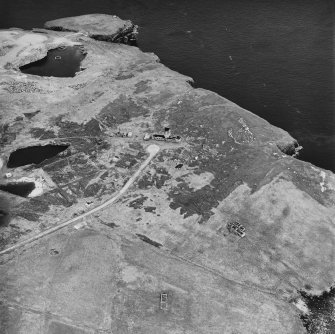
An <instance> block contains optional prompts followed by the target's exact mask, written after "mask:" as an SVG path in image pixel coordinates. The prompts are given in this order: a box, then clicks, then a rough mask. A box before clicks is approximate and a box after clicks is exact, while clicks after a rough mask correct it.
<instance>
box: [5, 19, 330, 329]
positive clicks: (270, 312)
mask: <svg viewBox="0 0 335 334" xmlns="http://www.w3.org/2000/svg"><path fill="white" fill-rule="evenodd" d="M92 17H95V18H97V16H96V15H94V16H87V20H86V19H85V18H86V16H85V17H80V18H72V19H64V20H59V21H58V20H56V22H58V23H57V24H54V23H53V24H50V23H48V27H51V26H61V27H62V29H66V30H75V31H81V30H82V31H86V32H88V35H89V34H93V35H100V34H103V35H104V36H107V35H111V31H110V30H109V31H108V32H105V33H103V31H104V30H105V29H106V25H107V23H106V22H108V18H107V17H106V19H105V21H103V20H101V25H99V24H100V21H99V24H98V23H97V21H93V22H94V24H93V25H92V20H91V19H92ZM110 19H111V20H113V19H114V18H113V17H110ZM59 22H63V23H62V24H60V23H59ZM64 22H68V23H66V24H65V23H64ZM70 23H71V24H70ZM88 35H87V36H86V35H85V34H77V33H73V34H72V33H71V34H69V32H66V31H54V30H44V31H43V33H42V32H38V31H35V32H28V31H23V30H15V31H13V30H9V31H1V32H0V39H1V41H2V43H3V44H5V45H6V48H3V52H2V54H1V56H0V74H1V75H0V101H1V111H0V113H1V114H0V116H1V123H2V126H1V127H0V131H1V135H2V137H1V138H2V139H1V145H2V150H1V160H0V162H1V164H0V165H1V169H0V184H6V183H9V182H14V181H15V180H19V179H21V178H23V177H26V178H29V180H37V181H38V182H39V184H40V185H41V188H40V189H39V190H40V191H41V193H40V195H39V196H36V197H33V198H22V197H20V196H15V195H13V194H9V193H7V192H2V191H0V204H1V205H3V207H0V213H1V216H2V217H6V219H3V220H4V221H5V223H4V224H2V226H0V238H1V239H0V247H1V249H2V251H4V250H6V249H7V248H8V247H11V246H13V245H16V244H17V243H18V242H22V241H24V240H27V239H28V238H31V237H35V236H36V235H38V234H39V233H43V232H44V231H47V230H48V229H50V228H54V227H57V226H59V225H60V224H62V223H63V222H66V221H68V220H69V219H72V218H73V217H77V216H78V215H81V214H83V213H85V212H87V211H88V210H90V209H91V208H92V207H93V208H94V207H96V206H98V205H100V204H102V203H104V202H106V201H108V200H109V199H110V198H111V197H112V196H114V194H116V193H118V191H119V190H120V189H121V188H122V187H123V185H124V184H126V183H127V181H128V180H129V178H130V177H131V176H132V175H134V174H135V173H136V171H137V170H138V168H139V166H140V165H141V164H142V163H143V161H145V160H146V157H147V151H146V148H147V146H148V145H149V144H152V143H155V144H157V145H160V152H159V153H158V154H157V156H155V157H154V159H153V160H152V162H151V164H150V166H148V167H147V168H146V169H145V170H144V171H143V173H142V174H141V177H140V178H139V179H138V180H137V181H136V182H135V183H134V184H133V185H132V187H131V188H130V189H129V190H128V192H126V193H124V194H123V196H120V198H119V199H118V201H117V203H115V205H111V206H108V207H105V208H104V209H103V210H100V211H98V212H95V213H94V215H90V216H87V217H85V218H83V221H81V222H80V223H79V224H75V225H74V226H73V225H69V226H68V227H67V228H64V230H60V231H59V232H57V233H54V234H50V235H49V236H48V237H44V238H41V239H39V241H37V242H35V243H34V244H31V245H30V244H29V245H26V246H25V247H23V248H18V249H17V250H16V253H11V252H8V253H6V254H4V253H1V261H2V264H1V265H0V277H1V278H0V280H1V282H0V283H1V284H0V286H1V290H0V295H1V300H2V303H3V304H1V305H0V306H1V307H2V312H1V315H0V320H1V321H0V323H5V324H6V326H7V327H8V328H9V326H12V327H10V328H15V329H17V332H19V331H21V332H25V333H39V332H41V328H43V329H45V328H47V331H49V332H48V334H49V333H55V332H66V331H68V332H70V331H76V332H78V333H81V332H83V333H84V332H87V331H92V332H108V331H112V332H115V333H137V334H138V333H189V334H191V333H192V334H193V333H208V329H209V328H210V329H211V332H212V333H229V334H232V333H245V334H249V333H263V334H268V333H278V334H279V333H282V334H298V333H305V329H304V327H303V323H302V322H301V321H300V315H301V312H302V311H301V309H303V307H301V305H303V302H302V301H300V300H299V298H300V297H299V296H300V291H308V294H319V293H321V292H322V291H324V290H327V289H329V288H330V287H331V286H332V285H333V283H334V276H335V264H334V234H335V231H334V223H335V220H334V217H335V209H334V204H335V176H334V175H333V174H332V173H331V172H330V171H326V170H322V169H320V168H317V167H315V166H313V165H311V164H310V163H306V162H303V161H300V160H297V159H295V158H293V157H292V156H291V154H294V153H293V150H294V152H295V151H296V149H297V143H296V141H295V139H294V138H292V137H291V136H290V135H289V134H288V133H287V132H286V131H284V130H282V129H279V128H277V127H274V126H272V125H271V124H269V123H268V122H267V121H265V120H264V119H262V118H260V117H258V116H256V115H254V114H252V113H251V112H249V111H247V110H244V109H243V108H241V107H239V106H237V105H236V104H234V103H232V102H231V101H228V100H227V99H225V98H223V97H221V96H219V95H217V94H215V93H213V92H210V91H207V90H205V89H200V88H197V89H195V88H193V87H192V86H191V85H190V84H189V82H190V80H191V79H190V78H189V77H186V76H184V75H182V74H179V73H176V72H174V71H172V70H170V69H168V68H167V67H165V66H164V65H163V64H160V63H159V61H158V58H157V56H155V55H153V54H150V53H144V52H142V51H140V50H139V49H138V48H135V47H129V46H127V45H122V44H112V43H103V42H100V41H97V40H94V39H92V38H90V37H89V36H88ZM59 45H62V46H66V45H82V46H83V47H84V48H85V50H86V52H87V55H86V58H85V59H84V60H83V61H82V67H83V68H84V69H85V70H82V71H81V72H78V73H77V75H76V76H75V77H69V78H55V77H39V76H33V75H25V74H22V73H21V72H20V71H19V70H18V68H19V67H18V66H19V64H26V63H27V62H29V60H30V59H35V60H36V59H41V58H42V57H44V56H45V53H46V52H47V50H49V49H50V48H53V47H57V46H59ZM8 64H9V65H8ZM165 127H168V128H170V130H171V136H181V141H180V142H179V141H178V142H169V141H164V140H163V141H152V140H149V141H145V140H143V138H144V135H145V134H146V133H149V134H162V135H163V134H164V129H165ZM124 133H127V134H129V133H131V135H127V136H124V135H122V134H124ZM169 135H170V131H169ZM52 143H57V145H68V146H69V147H68V148H67V149H66V150H65V151H63V152H61V153H59V154H58V155H57V156H53V157H52V158H50V159H47V160H44V161H42V162H40V163H39V164H35V165H34V164H30V165H25V166H20V167H17V168H10V166H8V165H7V163H8V158H9V156H10V154H11V153H12V152H14V151H16V150H18V149H21V148H24V147H27V146H38V145H47V144H52ZM286 153H287V154H286ZM8 173H10V175H9V174H8ZM0 218H1V217H0ZM9 218H10V219H9ZM234 221H238V222H239V223H240V224H241V225H242V226H243V227H244V228H245V237H242V238H240V237H239V236H238V235H236V234H234V233H230V231H229V229H228V226H230V225H229V224H231V222H234ZM58 254H59V255H58ZM32 291H33V292H34V293H32ZM163 292H164V293H167V295H168V301H167V307H166V308H164V309H161V308H160V304H159V301H160V294H161V293H163ZM32 309H33V310H34V312H33V313H31V312H30V310H32ZM73 328H74V329H73Z"/></svg>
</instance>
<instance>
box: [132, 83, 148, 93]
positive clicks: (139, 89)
mask: <svg viewBox="0 0 335 334" xmlns="http://www.w3.org/2000/svg"><path fill="white" fill-rule="evenodd" d="M149 82H150V81H149V80H141V81H140V82H138V83H136V85H135V87H136V89H135V92H134V93H135V94H140V93H143V92H145V91H147V90H151V87H150V85H149V84H148V83H149Z"/></svg>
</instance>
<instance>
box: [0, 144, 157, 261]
mask: <svg viewBox="0 0 335 334" xmlns="http://www.w3.org/2000/svg"><path fill="white" fill-rule="evenodd" d="M147 152H148V153H149V157H148V158H147V159H146V160H145V161H144V162H143V163H142V164H141V166H140V167H139V169H138V170H137V171H136V172H135V173H134V174H133V175H132V176H131V177H130V179H129V180H128V181H127V183H126V184H125V185H124V186H123V187H122V189H121V190H120V191H119V192H118V193H117V194H116V195H115V196H113V197H112V198H111V199H109V200H108V201H107V202H105V203H102V204H101V205H99V206H97V207H95V208H93V209H91V210H89V211H87V212H85V213H83V214H81V215H80V216H77V217H74V218H72V219H69V220H67V221H65V222H64V223H62V224H60V225H57V226H55V227H52V228H49V229H47V230H45V231H44V232H42V233H39V234H37V235H35V236H33V237H31V238H28V239H26V240H23V241H22V242H18V243H17V244H15V245H14V246H11V247H9V248H7V249H4V250H3V251H1V252H0V255H3V254H5V253H8V252H11V251H13V250H15V249H17V248H19V247H22V246H25V245H27V244H29V243H31V242H33V241H35V240H37V239H40V238H42V237H44V236H46V235H49V234H51V233H53V232H56V231H58V230H60V229H61V228H63V227H66V226H68V225H70V224H72V223H74V222H76V221H78V220H80V219H82V218H85V217H87V216H89V215H91V214H93V213H95V212H97V211H99V210H101V209H103V208H105V207H106V206H108V205H111V204H112V203H114V202H115V201H116V200H117V199H118V198H119V197H121V196H122V195H123V194H124V193H125V192H126V191H127V190H128V188H129V187H130V186H131V185H132V184H133V183H134V181H135V180H136V179H137V178H138V176H139V175H140V174H141V172H142V171H143V170H144V168H145V167H147V166H148V164H149V163H150V161H151V160H152V159H153V158H154V156H155V155H156V154H157V153H158V152H159V146H158V145H154V144H153V145H149V146H148V147H147Z"/></svg>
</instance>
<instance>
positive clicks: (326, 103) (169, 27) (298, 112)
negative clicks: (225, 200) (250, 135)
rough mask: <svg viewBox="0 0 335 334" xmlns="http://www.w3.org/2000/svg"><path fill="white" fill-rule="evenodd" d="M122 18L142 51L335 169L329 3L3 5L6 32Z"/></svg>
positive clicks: (74, 1)
mask: <svg viewBox="0 0 335 334" xmlns="http://www.w3.org/2000/svg"><path fill="white" fill-rule="evenodd" d="M98 12H100V13H107V14H116V15H118V16H120V17H121V18H125V19H131V20H133V22H135V23H136V24H138V25H140V35H139V41H138V45H139V47H140V48H141V49H142V50H144V51H151V52H154V53H156V54H157V55H158V56H159V57H160V59H161V61H162V62H163V63H164V64H165V65H167V66H168V67H170V68H172V69H175V70H177V71H179V72H181V73H184V74H186V75H189V76H191V77H193V78H194V80H195V81H196V86H197V87H203V88H207V89H210V90H213V91H215V92H217V93H219V94H220V95H222V96H224V97H227V98H228V99H230V100H232V101H234V102H235V103H237V104H239V105H240V106H242V107H244V108H246V109H248V110H250V111H252V112H254V113H256V114H258V115H260V116H261V117H263V118H265V119H267V120H268V121H269V122H271V123H272V124H274V125H277V126H279V127H281V128H283V129H285V130H287V131H288V132H290V133H291V134H292V135H293V136H294V137H296V138H297V139H298V141H299V143H300V144H301V145H303V146H304V150H303V152H302V154H301V159H303V160H307V161H310V162H312V163H314V164H316V165H318V166H321V167H324V168H327V169H331V170H333V171H335V113H334V71H333V69H334V56H333V51H334V49H333V46H334V45H333V44H334V36H333V35H334V3H333V0H278V1H277V0H273V1H271V0H222V1H217V0H215V1H214V0H202V1H200V0H178V1H163V0H161V1H159V0H145V1H144V0H129V1H122V0H100V1H99V0H71V1H68V0H59V1H54V2H46V1H44V0H35V1H33V0H21V1H20V0H11V1H5V0H3V2H2V5H1V8H0V28H8V27H12V26H16V27H21V28H32V27H41V26H42V24H43V22H45V21H47V20H51V19H55V18H60V17H65V16H72V15H80V14H87V13H98Z"/></svg>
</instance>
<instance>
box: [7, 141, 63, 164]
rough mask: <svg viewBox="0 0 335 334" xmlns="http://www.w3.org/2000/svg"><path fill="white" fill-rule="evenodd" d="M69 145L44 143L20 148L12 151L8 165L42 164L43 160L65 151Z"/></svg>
mask: <svg viewBox="0 0 335 334" xmlns="http://www.w3.org/2000/svg"><path fill="white" fill-rule="evenodd" d="M68 147H69V146H68V145H44V146H29V147H26V148H20V149H18V150H16V151H14V152H12V153H11V155H10V156H9V159H8V162H7V167H8V168H15V167H20V166H25V165H30V164H40V163H41V162H42V161H44V160H46V159H50V158H52V157H54V156H55V155H57V154H58V153H60V152H63V151H65V150H66V149H67V148H68Z"/></svg>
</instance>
